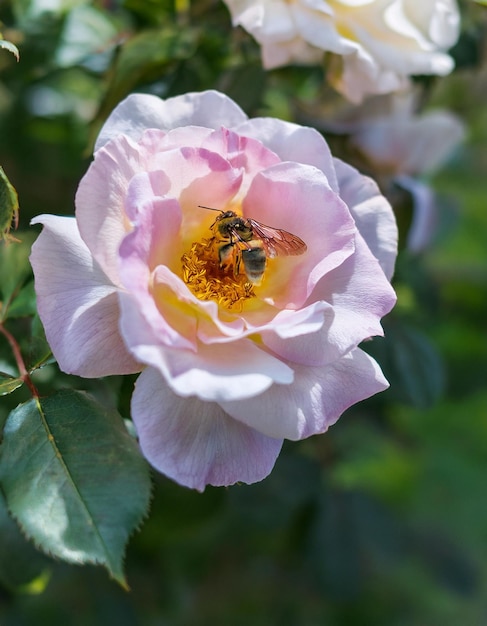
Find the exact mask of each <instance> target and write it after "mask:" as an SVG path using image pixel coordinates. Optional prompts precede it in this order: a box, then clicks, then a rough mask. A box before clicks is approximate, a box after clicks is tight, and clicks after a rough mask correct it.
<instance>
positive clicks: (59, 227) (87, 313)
mask: <svg viewBox="0 0 487 626" xmlns="http://www.w3.org/2000/svg"><path fill="white" fill-rule="evenodd" d="M31 223H32V224H43V225H44V229H43V230H42V232H41V234H40V235H39V237H38V238H37V241H36V242H35V243H34V245H33V246H32V253H31V257H30V259H31V263H32V267H33V269H34V275H35V288H36V293H37V303H38V309H39V315H40V317H41V320H42V322H43V324H44V328H45V331H46V337H47V340H48V342H49V344H50V346H51V348H52V351H53V354H54V356H55V357H56V359H57V361H58V363H59V367H60V368H61V369H62V370H63V371H64V372H67V373H69V374H77V375H78V376H85V377H86V378H97V377H99V376H108V375H113V374H130V373H132V372H138V371H140V364H138V363H137V362H136V361H135V360H134V359H133V358H132V357H131V356H130V354H129V353H128V351H127V349H126V347H125V345H124V343H123V340H122V338H121V336H120V334H119V331H118V318H119V315H120V312H119V307H118V295H117V292H118V289H117V288H116V287H115V286H114V285H113V284H112V283H111V282H110V281H109V279H108V278H107V276H106V275H105V274H104V273H103V272H102V271H101V269H100V268H99V267H98V265H97V264H96V262H94V261H93V259H92V257H91V254H90V251H89V250H88V248H87V247H86V246H85V244H84V243H83V241H82V239H81V237H80V235H79V232H78V228H77V225H76V220H75V219H74V218H70V217H57V216H54V215H40V216H38V217H36V218H35V219H34V220H32V222H31Z"/></svg>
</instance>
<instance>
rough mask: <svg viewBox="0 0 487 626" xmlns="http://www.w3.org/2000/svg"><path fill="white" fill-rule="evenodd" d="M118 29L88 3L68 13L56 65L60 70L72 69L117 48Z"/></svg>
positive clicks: (106, 15) (57, 52)
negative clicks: (97, 55) (62, 68)
mask: <svg viewBox="0 0 487 626" xmlns="http://www.w3.org/2000/svg"><path fill="white" fill-rule="evenodd" d="M116 36H117V30H116V28H115V27H114V25H113V24H112V22H111V21H110V19H109V14H105V13H103V12H102V11H100V10H98V9H97V8H95V7H92V6H89V5H87V4H84V5H80V6H78V7H75V8H74V9H72V10H71V11H69V13H68V14H67V18H66V22H65V24H64V29H63V34H62V38H61V42H60V46H59V47H58V49H57V51H56V62H57V64H58V65H60V66H61V67H71V66H73V65H76V64H77V63H80V62H81V61H83V60H84V59H86V57H88V56H89V55H91V54H95V53H98V54H99V53H100V52H101V51H103V50H104V49H105V48H106V47H107V46H110V45H111V46H114V45H115V42H116Z"/></svg>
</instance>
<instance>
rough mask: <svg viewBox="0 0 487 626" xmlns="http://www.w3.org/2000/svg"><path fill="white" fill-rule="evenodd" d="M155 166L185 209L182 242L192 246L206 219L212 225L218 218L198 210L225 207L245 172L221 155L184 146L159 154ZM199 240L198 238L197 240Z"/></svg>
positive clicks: (172, 194) (238, 186)
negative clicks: (203, 207)
mask: <svg viewBox="0 0 487 626" xmlns="http://www.w3.org/2000/svg"><path fill="white" fill-rule="evenodd" d="M151 165H152V167H153V168H154V169H155V170H161V171H163V172H164V173H165V175H166V176H167V177H168V179H169V180H170V187H169V190H168V194H170V195H171V196H173V197H175V198H178V201H179V204H180V205H181V208H182V209H183V218H184V219H183V226H182V232H183V233H184V240H183V243H184V242H186V244H188V245H191V243H192V242H194V240H195V239H194V237H196V235H195V232H194V231H196V232H197V233H200V232H201V225H202V222H203V221H204V219H205V218H207V219H208V220H209V223H210V224H211V222H213V221H214V219H215V215H214V214H212V215H210V214H209V213H208V212H207V211H204V210H202V209H200V208H199V205H204V206H214V205H215V204H218V206H225V204H226V203H227V202H229V201H230V200H231V199H232V198H233V196H234V195H235V194H236V193H237V192H238V190H239V189H240V185H241V183H242V171H241V170H240V169H237V168H234V167H232V166H231V164H230V163H229V162H228V161H227V160H226V159H225V158H223V157H222V156H220V155H219V154H217V153H216V152H211V151H210V150H206V149H205V148H187V147H184V146H183V147H181V148H177V149H174V150H168V151H166V152H160V153H158V154H157V155H155V157H154V158H153V160H152V163H151ZM198 238H199V237H198Z"/></svg>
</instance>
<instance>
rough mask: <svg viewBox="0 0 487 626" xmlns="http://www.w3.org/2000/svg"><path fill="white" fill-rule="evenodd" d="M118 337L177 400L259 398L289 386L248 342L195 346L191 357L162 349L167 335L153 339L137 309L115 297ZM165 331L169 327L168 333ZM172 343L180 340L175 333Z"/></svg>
mask: <svg viewBox="0 0 487 626" xmlns="http://www.w3.org/2000/svg"><path fill="white" fill-rule="evenodd" d="M120 302H121V322H120V326H121V331H122V335H123V337H124V339H125V341H126V343H127V347H128V348H129V350H130V351H131V353H132V354H133V355H134V357H135V358H136V359H137V360H139V361H140V362H141V363H145V364H147V365H151V366H152V367H155V368H156V369H158V370H159V371H160V372H161V374H162V375H163V376H164V378H165V379H166V381H167V382H168V384H169V385H170V387H171V388H172V390H173V391H174V392H175V393H177V394H179V395H181V396H185V397H187V396H194V395H195V396H198V397H199V398H201V399H202V400H210V401H216V400H232V399H238V398H247V397H250V396H254V395H257V394H259V393H262V391H264V390H265V389H267V388H268V387H269V386H270V385H272V383H274V382H279V383H281V384H290V383H291V382H292V381H293V370H292V369H291V368H290V367H289V366H288V365H286V364H285V363H284V362H283V361H281V360H280V359H277V358H275V357H273V356H272V355H270V354H268V353H267V352H265V351H264V350H263V349H261V348H260V347H259V346H257V345H256V344H255V343H254V342H253V341H251V340H249V339H245V338H244V339H241V340H236V341H234V342H232V343H230V344H226V343H224V344H219V343H216V344H211V345H205V344H198V345H197V347H196V351H195V352H193V351H192V350H190V349H188V348H186V349H173V348H169V347H167V346H166V345H164V344H168V343H169V342H170V340H171V337H170V336H169V333H168V332H167V333H166V334H164V335H163V334H162V333H159V334H158V333H157V332H156V331H155V330H154V328H152V327H151V325H150V323H149V322H148V321H147V319H145V317H144V316H143V313H142V312H141V307H140V303H139V302H137V301H136V300H135V299H134V298H132V297H131V296H129V295H128V294H125V293H122V294H120ZM169 330H171V329H170V327H169ZM174 335H175V337H176V339H175V340H174V341H175V344H176V345H177V343H176V340H178V341H179V340H181V341H182V340H183V337H182V336H181V335H179V334H178V333H177V332H175V333H174Z"/></svg>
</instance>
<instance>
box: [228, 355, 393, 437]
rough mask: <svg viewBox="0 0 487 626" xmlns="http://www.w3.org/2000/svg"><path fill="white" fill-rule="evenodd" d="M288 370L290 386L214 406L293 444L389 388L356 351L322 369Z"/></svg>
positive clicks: (373, 365) (300, 367)
mask: <svg viewBox="0 0 487 626" xmlns="http://www.w3.org/2000/svg"><path fill="white" fill-rule="evenodd" d="M293 367H294V371H295V380H294V383H293V384H292V385H289V386H286V385H272V387H270V389H268V390H267V391H266V392H264V393H262V394H260V395H259V396H257V397H255V398H249V399H245V400H241V401H239V402H219V404H220V406H221V407H222V408H223V409H224V410H225V411H226V412H227V413H228V414H229V415H231V416H232V417H234V418H235V419H238V420H240V421H241V422H243V423H244V424H246V425H247V426H250V427H251V428H255V429H256V430H258V431H259V432H261V433H263V434H264V435H267V436H269V437H276V438H283V439H292V440H298V439H304V438H305V437H309V436H311V435H316V434H319V433H323V432H325V431H326V430H327V429H328V427H329V426H331V425H332V424H334V423H335V422H336V421H337V420H338V418H339V417H340V416H341V414H342V413H343V411H345V410H346V409H348V408H349V407H350V406H352V405H353V404H355V403H356V402H360V401H361V400H365V398H369V397H370V396H372V395H374V394H376V393H378V392H380V391H384V389H387V387H388V386H389V385H388V382H387V381H386V379H385V378H384V375H383V374H382V372H381V370H380V367H379V366H378V364H377V363H376V362H375V361H374V359H372V358H371V357H370V356H369V355H368V354H366V353H365V352H363V351H362V350H360V349H359V348H356V349H354V350H352V351H351V352H349V353H348V354H346V355H344V356H343V357H342V358H341V359H339V360H338V361H336V362H335V363H332V364H331V365H329V366H327V367H321V366H320V367H307V366H304V365H295V366H293Z"/></svg>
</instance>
